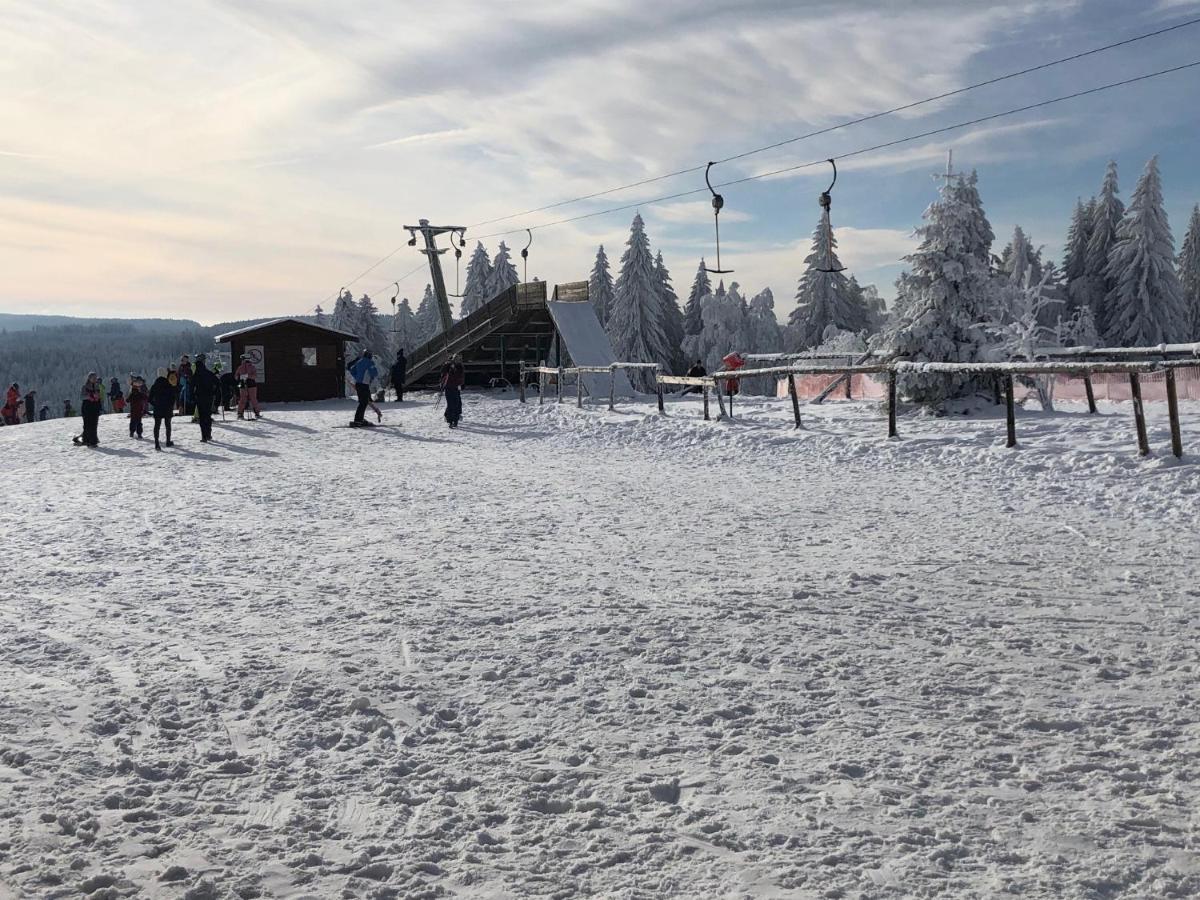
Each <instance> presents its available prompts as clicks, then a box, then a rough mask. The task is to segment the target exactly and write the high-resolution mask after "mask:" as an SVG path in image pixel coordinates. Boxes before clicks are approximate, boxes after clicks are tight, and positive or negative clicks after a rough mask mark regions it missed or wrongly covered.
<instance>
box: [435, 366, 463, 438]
mask: <svg viewBox="0 0 1200 900" xmlns="http://www.w3.org/2000/svg"><path fill="white" fill-rule="evenodd" d="M465 381H466V371H465V370H464V369H463V364H462V359H461V358H460V357H459V355H458V354H457V353H455V354H454V355H453V356H452V357H450V362H448V363H446V364H445V365H444V366H442V379H441V387H442V390H443V391H444V392H445V394H446V422H447V423H448V424H449V425H450V427H451V428H457V427H458V421H459V419H461V418H462V386H463V383H464V382H465Z"/></svg>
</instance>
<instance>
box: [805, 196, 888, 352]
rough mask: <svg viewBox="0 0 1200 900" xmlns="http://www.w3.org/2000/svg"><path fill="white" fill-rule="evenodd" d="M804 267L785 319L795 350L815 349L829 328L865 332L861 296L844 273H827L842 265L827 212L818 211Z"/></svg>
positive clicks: (865, 326)
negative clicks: (793, 299) (790, 311)
mask: <svg viewBox="0 0 1200 900" xmlns="http://www.w3.org/2000/svg"><path fill="white" fill-rule="evenodd" d="M804 264H805V270H804V274H803V275H802V276H800V283H799V286H798V287H797V288H796V308H795V309H794V310H792V314H791V315H790V316H789V317H788V325H789V326H790V329H791V332H792V336H793V339H794V340H795V341H796V342H797V345H796V349H806V348H811V347H816V346H817V345H818V344H820V343H821V339H822V336H823V335H824V334H825V329H826V328H827V327H828V326H830V325H833V326H834V327H836V328H838V329H839V330H842V331H865V330H866V329H867V328H868V326H869V325H870V323H869V321H868V316H867V311H866V309H865V308H864V306H863V304H862V296H861V294H860V295H858V296H856V295H855V292H854V291H853V290H852V288H851V286H850V280H849V279H848V278H847V277H846V274H845V272H842V271H830V270H840V269H841V268H842V264H841V261H840V260H839V259H838V256H837V238H836V237H835V236H834V234H833V228H832V227H831V226H830V224H829V211H828V210H823V211H822V212H821V219H820V221H819V222H818V223H817V227H816V230H815V231H814V232H813V242H812V250H811V251H810V252H809V254H808V256H807V257H806V258H805V260H804Z"/></svg>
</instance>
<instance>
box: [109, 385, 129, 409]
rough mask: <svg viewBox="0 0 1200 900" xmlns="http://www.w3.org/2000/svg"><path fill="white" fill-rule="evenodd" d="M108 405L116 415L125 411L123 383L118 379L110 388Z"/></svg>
mask: <svg viewBox="0 0 1200 900" xmlns="http://www.w3.org/2000/svg"><path fill="white" fill-rule="evenodd" d="M108 403H109V406H111V407H112V411H113V412H115V413H119V412H124V411H125V395H124V394H123V393H121V382H120V381H118V380H117V379H116V378H114V379H113V380H112V383H111V384H109V386H108Z"/></svg>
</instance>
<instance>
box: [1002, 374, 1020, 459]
mask: <svg viewBox="0 0 1200 900" xmlns="http://www.w3.org/2000/svg"><path fill="white" fill-rule="evenodd" d="M1004 409H1005V416H1006V418H1007V419H1008V443H1007V444H1005V446H1007V447H1015V446H1017V410H1016V404H1015V403H1014V402H1013V377H1012V376H1011V375H1006V376H1005V377H1004Z"/></svg>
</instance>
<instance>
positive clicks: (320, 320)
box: [313, 303, 325, 325]
mask: <svg viewBox="0 0 1200 900" xmlns="http://www.w3.org/2000/svg"><path fill="white" fill-rule="evenodd" d="M313 321H314V322H316V323H317V324H318V325H324V324H325V310H323V309H321V304H320V303H318V304H317V308H316V309H315V310H313Z"/></svg>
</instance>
